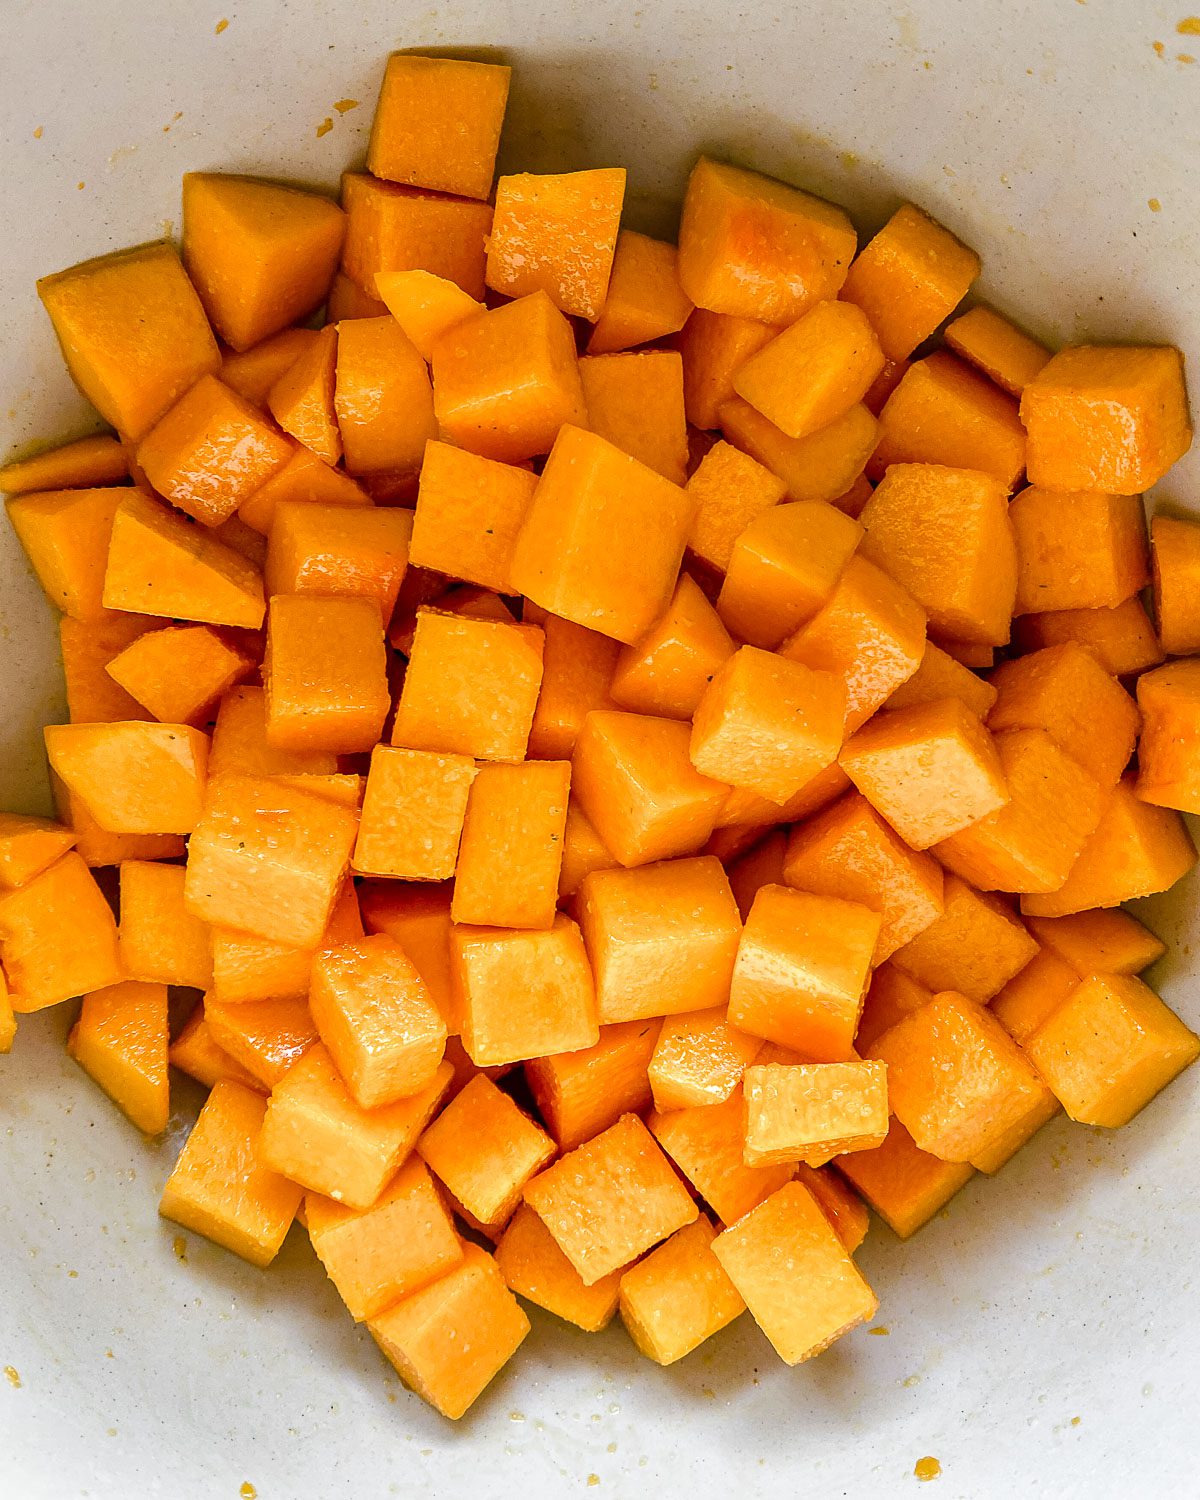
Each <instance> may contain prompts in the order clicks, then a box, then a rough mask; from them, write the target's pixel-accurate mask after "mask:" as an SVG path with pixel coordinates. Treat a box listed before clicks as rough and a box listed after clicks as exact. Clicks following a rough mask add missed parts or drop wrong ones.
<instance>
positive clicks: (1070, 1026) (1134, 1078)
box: [1025, 974, 1200, 1128]
mask: <svg viewBox="0 0 1200 1500" xmlns="http://www.w3.org/2000/svg"><path fill="white" fill-rule="evenodd" d="M1025 1048H1026V1051H1027V1052H1028V1054H1029V1058H1030V1060H1031V1061H1032V1063H1033V1065H1034V1067H1036V1068H1037V1070H1038V1072H1039V1073H1040V1074H1041V1075H1042V1077H1043V1078H1044V1079H1045V1080H1046V1082H1047V1083H1048V1084H1049V1085H1050V1087H1051V1088H1052V1089H1053V1091H1054V1093H1055V1095H1056V1096H1057V1098H1058V1099H1059V1100H1060V1102H1061V1103H1062V1106H1063V1108H1064V1109H1065V1110H1066V1112H1067V1114H1068V1115H1070V1117H1071V1119H1072V1120H1079V1121H1080V1122H1081V1123H1082V1124H1084V1125H1105V1126H1108V1127H1109V1128H1116V1127H1117V1126H1119V1125H1127V1124H1128V1123H1129V1121H1130V1120H1132V1119H1133V1117H1134V1115H1136V1114H1137V1113H1138V1112H1139V1111H1140V1110H1142V1109H1144V1108H1145V1107H1146V1105H1147V1104H1149V1102H1150V1100H1151V1099H1153V1098H1154V1096H1155V1094H1157V1093H1158V1092H1159V1090H1160V1089H1164V1088H1165V1087H1166V1086H1167V1084H1168V1083H1170V1081H1171V1079H1172V1078H1175V1077H1176V1076H1177V1075H1178V1074H1179V1073H1181V1072H1182V1071H1183V1070H1184V1068H1186V1067H1188V1066H1189V1064H1191V1063H1193V1062H1195V1060H1196V1058H1197V1057H1198V1056H1200V1037H1197V1036H1196V1035H1195V1033H1194V1032H1193V1031H1191V1030H1189V1028H1188V1027H1187V1026H1185V1025H1184V1024H1183V1022H1182V1021H1181V1020H1180V1019H1179V1017H1178V1016H1177V1015H1176V1014H1175V1013H1174V1011H1172V1010H1170V1009H1168V1007H1167V1006H1165V1005H1164V1004H1163V1002H1162V1001H1161V1000H1160V999H1159V998H1158V996H1157V995H1156V994H1155V993H1154V991H1153V990H1151V989H1149V988H1148V987H1147V986H1146V985H1144V984H1143V983H1142V981H1141V980H1140V979H1135V978H1133V977H1132V976H1130V975H1118V974H1098V975H1093V976H1092V978H1090V979H1085V980H1083V982H1082V983H1081V984H1079V985H1078V986H1077V987H1076V988H1075V989H1074V990H1073V991H1072V993H1071V994H1070V995H1069V996H1068V997H1067V999H1066V1000H1065V1001H1064V1002H1063V1003H1062V1004H1061V1005H1059V1006H1057V1007H1056V1008H1055V1009H1054V1010H1053V1011H1052V1012H1051V1013H1050V1015H1049V1016H1048V1017H1047V1018H1046V1020H1045V1021H1043V1022H1042V1024H1041V1025H1040V1026H1039V1027H1038V1029H1037V1030H1036V1031H1035V1032H1034V1033H1033V1035H1032V1036H1031V1037H1030V1038H1029V1040H1028V1041H1027V1042H1026V1044H1025Z"/></svg>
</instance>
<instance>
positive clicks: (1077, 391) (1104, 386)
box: [1021, 345, 1192, 495]
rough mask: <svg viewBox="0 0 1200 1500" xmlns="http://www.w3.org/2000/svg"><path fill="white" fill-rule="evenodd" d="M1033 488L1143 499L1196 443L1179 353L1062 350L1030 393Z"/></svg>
mask: <svg viewBox="0 0 1200 1500" xmlns="http://www.w3.org/2000/svg"><path fill="white" fill-rule="evenodd" d="M1021 420H1022V422H1024V424H1025V427H1026V430H1027V431H1028V433H1029V482H1030V484H1035V485H1038V486H1039V487H1041V488H1043V489H1048V490H1103V491H1104V492H1105V493H1106V494H1109V495H1140V494H1141V493H1142V491H1143V490H1148V489H1149V488H1150V487H1151V485H1153V484H1157V482H1158V481H1159V480H1160V479H1161V478H1162V477H1163V475H1164V474H1165V473H1166V472H1167V470H1168V469H1169V468H1170V467H1171V465H1172V464H1173V463H1174V462H1175V460H1176V459H1177V458H1181V457H1182V456H1183V454H1185V453H1186V452H1187V450H1188V448H1189V447H1191V442H1192V427H1191V422H1190V421H1189V419H1188V407H1187V392H1186V391H1185V389H1184V383H1183V356H1182V354H1180V352H1179V350H1178V349H1173V348H1162V347H1160V348H1152V347H1144V348H1139V347H1112V346H1108V347H1105V346H1098V345H1079V346H1075V347H1071V348H1067V349H1060V350H1059V351H1058V353H1057V354H1056V355H1055V356H1054V358H1053V359H1052V360H1051V361H1050V362H1049V364H1047V365H1046V366H1045V367H1044V369H1042V370H1041V371H1040V372H1039V373H1038V374H1037V375H1036V376H1035V377H1034V379H1033V380H1031V381H1030V382H1029V384H1028V385H1027V386H1026V387H1025V391H1024V394H1023V395H1022V397H1021Z"/></svg>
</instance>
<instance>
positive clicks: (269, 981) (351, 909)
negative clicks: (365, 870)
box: [209, 787, 363, 1002]
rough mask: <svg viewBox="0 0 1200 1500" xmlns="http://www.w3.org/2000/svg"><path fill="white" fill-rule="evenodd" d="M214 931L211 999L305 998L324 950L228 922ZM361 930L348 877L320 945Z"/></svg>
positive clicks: (356, 935)
mask: <svg viewBox="0 0 1200 1500" xmlns="http://www.w3.org/2000/svg"><path fill="white" fill-rule="evenodd" d="M299 790H303V788H302V787H301V788H299ZM209 934H210V940H211V945H212V965H213V980H212V989H213V993H212V994H211V995H210V996H209V998H210V1000H219V1001H221V1002H237V1001H243V1000H270V999H281V1000H284V999H287V1000H291V999H299V1000H303V999H305V998H306V997H307V995H308V987H309V983H310V981H311V978H312V961H313V958H314V956H315V953H316V952H317V951H319V950H315V949H311V948H295V947H291V946H289V945H288V944H286V943H275V942H271V941H270V940H269V939H267V938H261V937H252V936H251V935H250V934H249V933H245V932H237V931H234V930H233V929H231V928H228V927H213V928H210V929H209ZM362 936H363V924H362V917H361V915H360V913H359V909H358V897H357V895H356V894H355V889H354V882H353V881H351V880H346V881H343V883H342V887H341V890H340V891H339V893H338V895H337V898H336V899H335V901H334V903H333V909H332V910H331V911H330V913H329V921H328V923H327V924H326V927H325V931H324V933H323V934H322V937H321V942H320V944H319V949H324V948H336V947H338V946H339V945H340V944H342V943H352V942H355V941H357V940H358V939H359V938H361V937H362Z"/></svg>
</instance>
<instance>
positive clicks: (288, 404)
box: [267, 324, 342, 464]
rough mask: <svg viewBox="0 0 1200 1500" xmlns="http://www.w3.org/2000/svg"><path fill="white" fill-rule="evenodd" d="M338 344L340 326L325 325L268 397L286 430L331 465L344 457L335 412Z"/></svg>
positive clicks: (281, 425) (273, 413)
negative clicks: (338, 327)
mask: <svg viewBox="0 0 1200 1500" xmlns="http://www.w3.org/2000/svg"><path fill="white" fill-rule="evenodd" d="M337 343H338V340H337V328H336V326H334V325H333V324H330V325H329V326H328V327H325V328H322V329H321V331H320V333H318V335H317V337H316V339H315V341H314V342H313V343H312V344H310V345H309V346H308V348H306V349H305V350H304V352H303V353H302V354H301V355H300V356H299V358H298V359H297V360H296V362H295V363H294V364H292V365H289V366H288V368H287V369H286V370H285V371H284V372H283V374H282V375H280V377H279V379H278V380H277V381H276V382H275V384H274V385H273V386H272V387H271V390H270V393H269V395H268V398H267V399H268V405H269V406H270V409H271V415H272V416H273V417H274V418H275V420H276V421H277V422H278V423H279V425H280V427H282V428H283V430H284V432H286V433H288V434H290V436H292V437H294V438H295V439H296V441H297V442H298V443H303V444H304V446H305V447H306V448H307V449H309V451H310V452H312V453H315V454H316V455H317V457H318V458H321V459H323V460H324V461H325V462H326V463H327V464H336V463H337V461H338V459H339V458H341V456H342V435H341V433H340V432H339V431H338V425H337V414H336V412H335V411H334V378H335V372H336V369H337ZM289 457H290V454H289Z"/></svg>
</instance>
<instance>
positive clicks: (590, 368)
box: [579, 349, 688, 485]
mask: <svg viewBox="0 0 1200 1500" xmlns="http://www.w3.org/2000/svg"><path fill="white" fill-rule="evenodd" d="M579 378H580V379H581V380H582V381H583V397H584V401H585V402H586V403H587V414H588V427H589V428H590V429H591V431H592V432H594V433H596V434H597V436H598V437H602V438H604V439H605V440H606V441H607V442H610V443H612V444H613V446H614V447H616V448H619V449H620V450H621V451H622V453H628V454H629V455H630V456H631V457H632V458H636V459H637V460H638V462H639V463H643V464H645V465H646V467H647V468H648V469H653V470H654V472H655V473H656V474H661V475H662V476H663V478H664V479H669V480H670V481H671V482H672V484H680V485H681V484H683V483H684V481H685V479H686V478H687V461H688V438H687V418H686V417H685V416H684V410H683V363H682V360H681V359H680V356H679V355H678V354H677V353H676V352H675V351H674V350H671V349H647V350H644V351H643V352H641V353H638V354H600V355H589V356H588V357H587V358H586V359H581V360H580V361H579Z"/></svg>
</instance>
